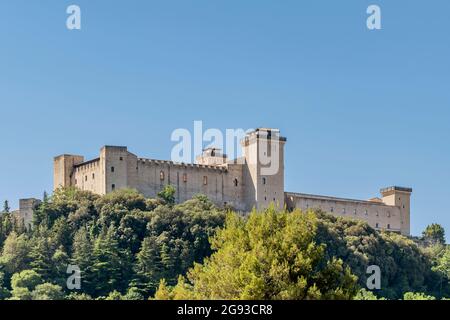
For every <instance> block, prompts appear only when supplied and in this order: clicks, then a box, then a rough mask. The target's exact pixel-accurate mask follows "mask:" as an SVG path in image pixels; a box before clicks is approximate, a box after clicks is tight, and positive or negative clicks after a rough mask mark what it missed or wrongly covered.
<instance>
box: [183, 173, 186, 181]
mask: <svg viewBox="0 0 450 320" xmlns="http://www.w3.org/2000/svg"><path fill="white" fill-rule="evenodd" d="M183 182H187V174H186V173H184V174H183Z"/></svg>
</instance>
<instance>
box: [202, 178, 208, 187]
mask: <svg viewBox="0 0 450 320" xmlns="http://www.w3.org/2000/svg"><path fill="white" fill-rule="evenodd" d="M207 184H208V177H207V176H204V177H203V185H205V186H206V185H207Z"/></svg>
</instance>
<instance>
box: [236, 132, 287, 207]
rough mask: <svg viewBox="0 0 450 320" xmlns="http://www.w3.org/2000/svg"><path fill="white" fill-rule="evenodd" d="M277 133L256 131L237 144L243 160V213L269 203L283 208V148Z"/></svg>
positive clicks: (283, 139) (283, 143)
mask: <svg viewBox="0 0 450 320" xmlns="http://www.w3.org/2000/svg"><path fill="white" fill-rule="evenodd" d="M285 143H286V138H285V137H282V136H281V135H280V130H278V129H269V128H259V129H256V130H255V131H252V132H250V133H248V134H247V135H246V136H245V138H244V139H243V140H242V141H241V145H242V153H243V155H244V158H245V165H244V179H245V185H246V188H245V194H244V196H245V202H246V207H247V210H252V209H253V208H256V209H264V208H267V207H268V206H269V205H270V204H272V203H273V204H275V205H276V206H277V207H279V208H281V209H283V208H284V145H285Z"/></svg>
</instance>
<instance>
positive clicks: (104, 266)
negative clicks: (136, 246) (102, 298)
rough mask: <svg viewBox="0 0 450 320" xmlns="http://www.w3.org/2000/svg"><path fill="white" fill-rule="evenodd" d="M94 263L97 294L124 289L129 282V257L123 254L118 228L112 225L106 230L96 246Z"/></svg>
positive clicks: (93, 269)
mask: <svg viewBox="0 0 450 320" xmlns="http://www.w3.org/2000/svg"><path fill="white" fill-rule="evenodd" d="M93 253H94V263H93V265H92V274H93V276H94V277H95V279H96V280H95V283H94V285H95V293H96V294H97V295H106V294H108V293H109V292H111V291H113V290H114V289H117V290H121V289H123V286H124V282H126V281H127V276H129V274H127V272H126V270H125V266H126V265H128V263H129V261H127V259H129V256H125V255H124V254H123V252H121V250H120V248H119V245H118V242H117V238H116V228H115V227H114V225H111V226H110V227H109V228H108V230H104V231H103V233H102V234H101V235H100V236H99V237H98V239H97V240H96V241H95V244H94V250H93Z"/></svg>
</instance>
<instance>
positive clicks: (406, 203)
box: [380, 186, 413, 236]
mask: <svg viewBox="0 0 450 320" xmlns="http://www.w3.org/2000/svg"><path fill="white" fill-rule="evenodd" d="M412 191H413V190H412V189H411V188H404V187H396V186H394V187H388V188H384V189H381V190H380V192H381V195H382V196H383V203H385V204H387V205H389V206H395V207H397V208H399V209H400V232H401V234H402V235H405V236H409V235H410V233H411V230H410V229H411V226H410V224H411V217H410V216H411V193H412Z"/></svg>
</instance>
